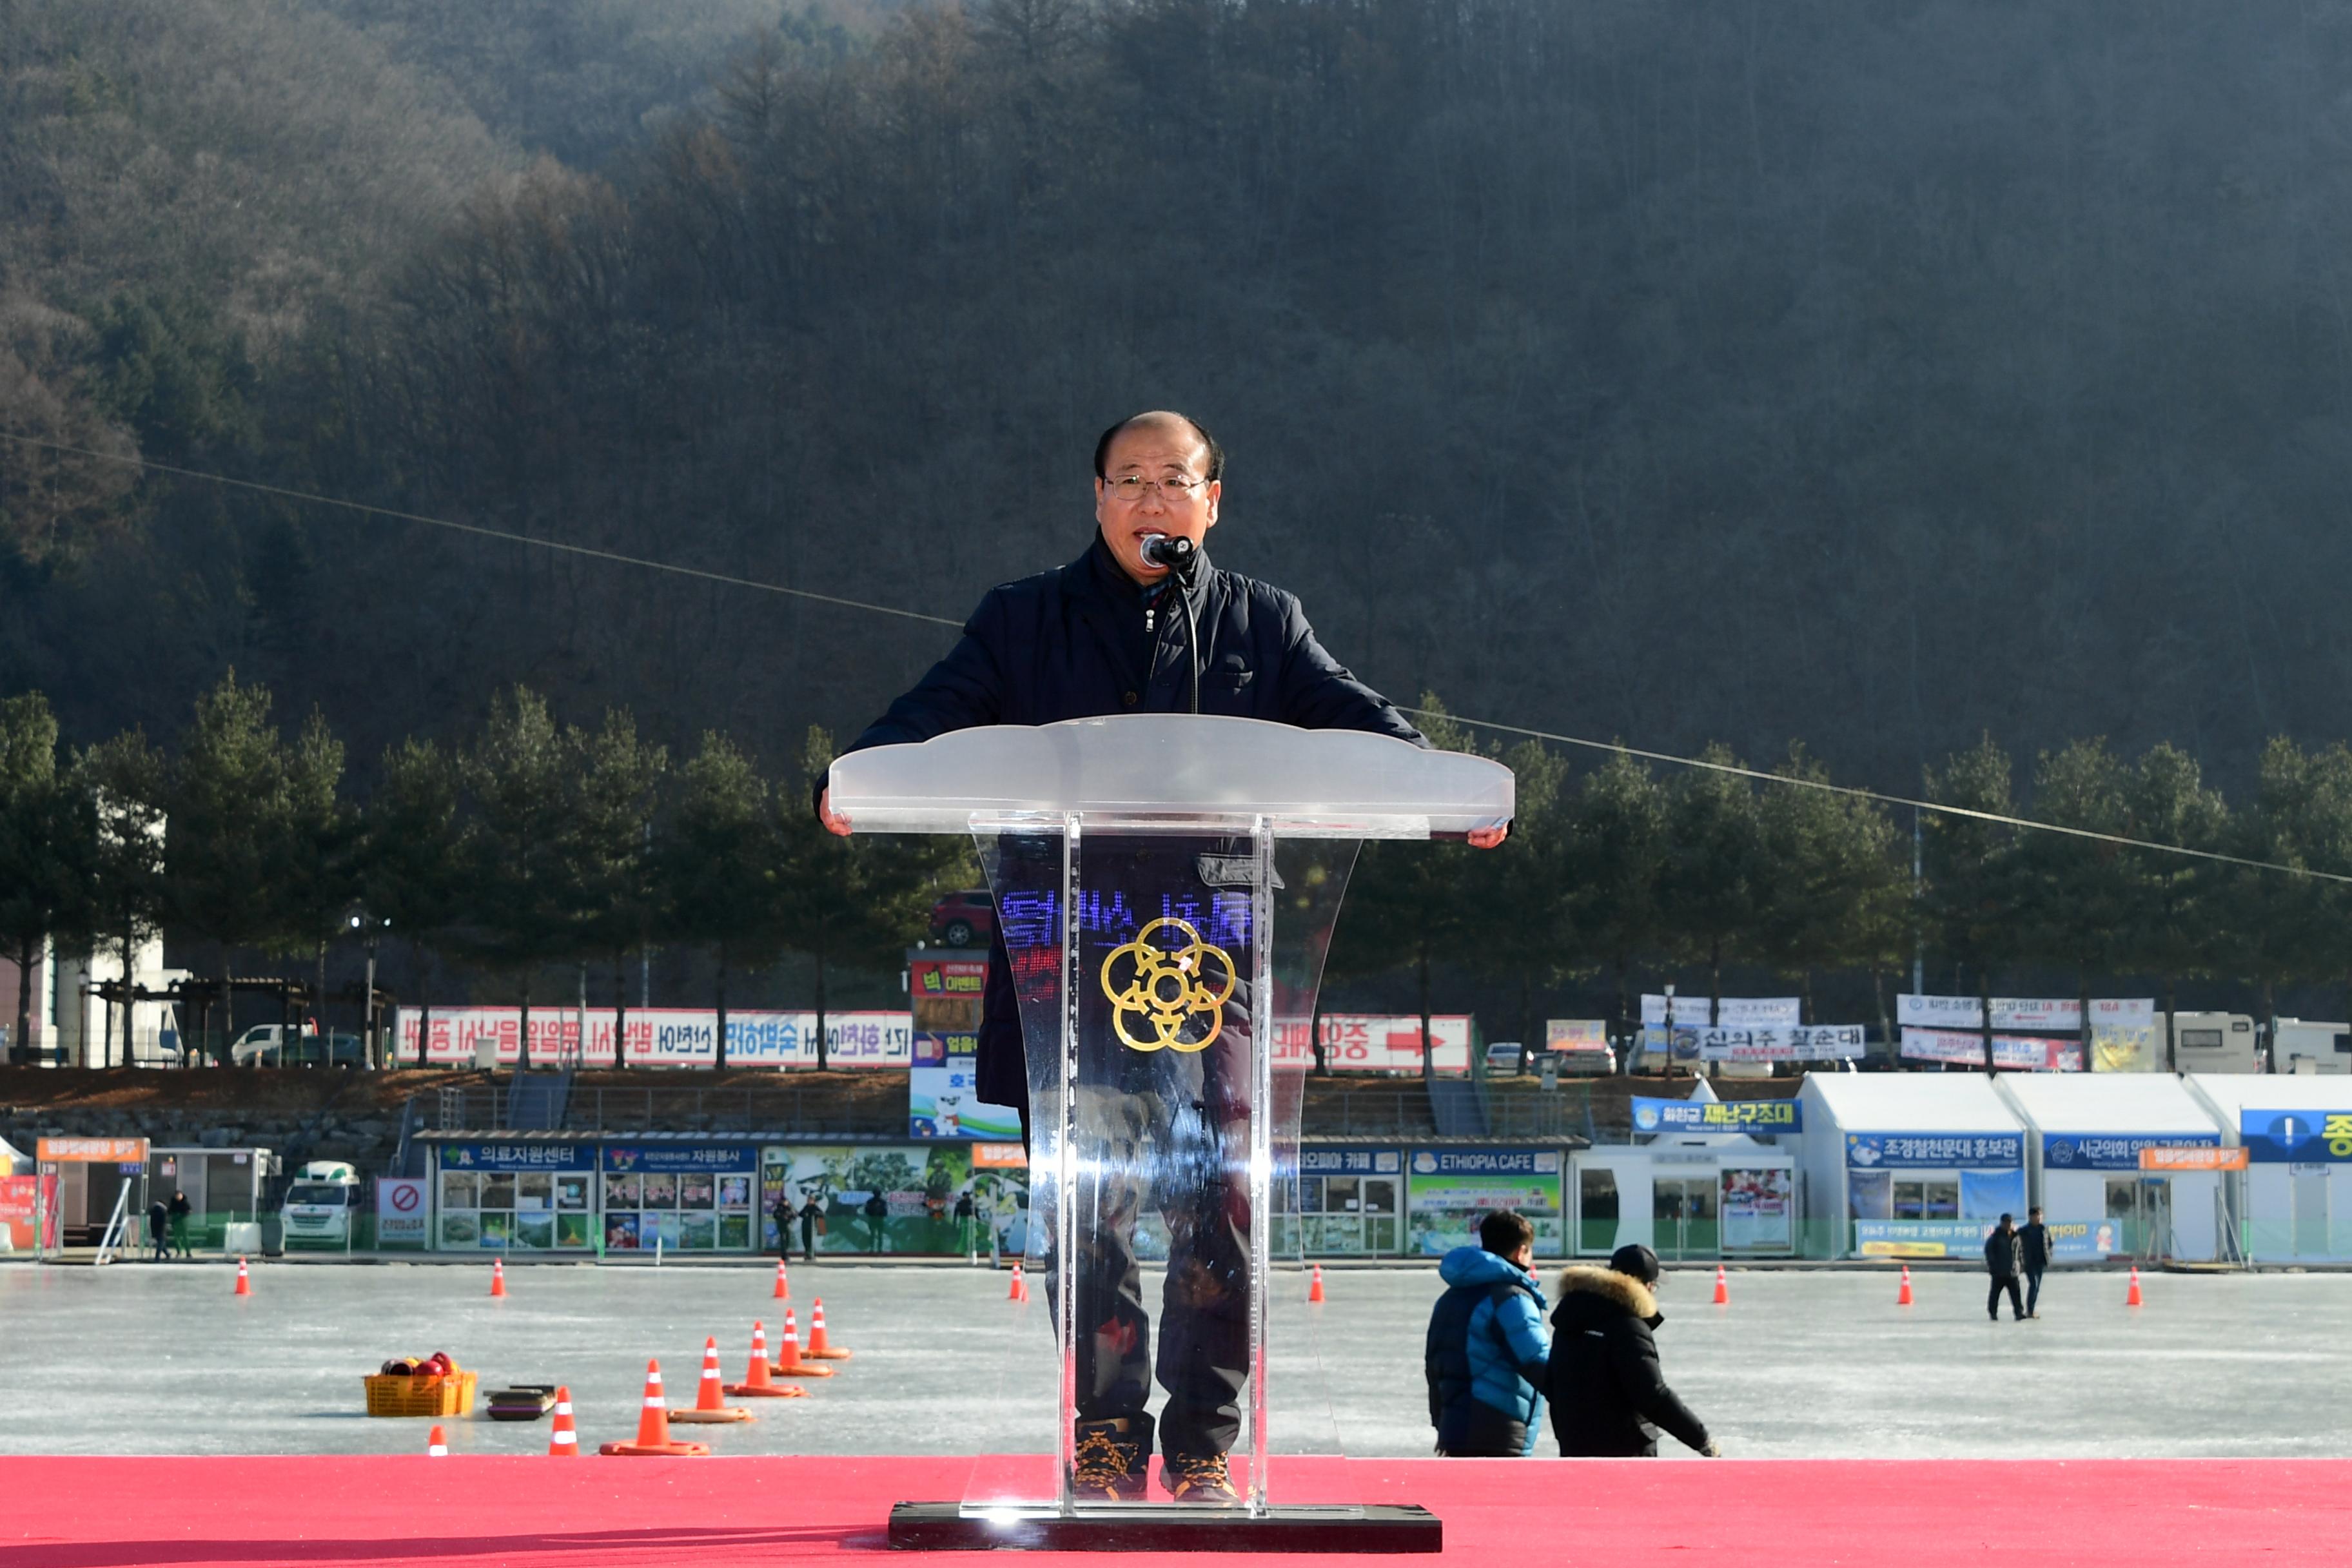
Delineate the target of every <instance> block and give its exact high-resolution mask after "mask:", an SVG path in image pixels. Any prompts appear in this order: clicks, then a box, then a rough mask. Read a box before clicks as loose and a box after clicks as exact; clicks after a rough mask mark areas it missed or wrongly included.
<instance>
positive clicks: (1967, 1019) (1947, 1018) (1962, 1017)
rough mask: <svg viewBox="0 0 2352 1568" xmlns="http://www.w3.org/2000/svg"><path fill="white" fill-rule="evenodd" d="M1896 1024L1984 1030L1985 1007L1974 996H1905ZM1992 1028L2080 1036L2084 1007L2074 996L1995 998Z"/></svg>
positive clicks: (1897, 1007) (1899, 1004) (1897, 1008)
mask: <svg viewBox="0 0 2352 1568" xmlns="http://www.w3.org/2000/svg"><path fill="white" fill-rule="evenodd" d="M1895 1023H1897V1024H1898V1025H1903V1024H1907V1025H1913V1026H1916V1027H1919V1028H1923V1029H1981V1028H1983V1027H1984V1005H1983V1004H1982V1003H1981V1002H1979V1000H1978V999H1977V998H1976V997H1974V996H1913V995H1908V994H1906V995H1901V996H1897V997H1896V998H1895ZM1992 1026H1993V1028H1994V1029H1995V1030H2004V1029H2005V1030H2008V1031H2010V1032H2011V1033H2012V1034H2039V1033H2043V1032H2048V1033H2051V1034H2080V1033H2081V1032H2082V1029H2083V1004H2082V1002H2081V1001H2080V1000H2079V999H2077V998H2075V997H2072V996H2062V997H2053V998H2048V999H2038V998H2033V997H2026V996H1996V997H1994V998H1993V999H1992Z"/></svg>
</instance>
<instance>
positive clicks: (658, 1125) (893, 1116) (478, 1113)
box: [412, 1084, 907, 1137]
mask: <svg viewBox="0 0 2352 1568" xmlns="http://www.w3.org/2000/svg"><path fill="white" fill-rule="evenodd" d="M412 1103H414V1104H415V1106H416V1118H417V1123H418V1125H420V1126H425V1127H430V1128H432V1129H433V1130H435V1131H441V1132H460V1131H464V1132H473V1131H488V1130H491V1129H495V1128H503V1127H506V1126H507V1125H508V1124H509V1121H510V1120H511V1118H510V1110H511V1100H510V1099H509V1091H508V1090H507V1089H505V1088H504V1087H501V1086H498V1085H491V1084H466V1085H458V1086H453V1087H450V1088H446V1089H433V1090H428V1091H427V1092H426V1093H425V1094H422V1095H419V1096H417V1097H416V1098H415V1100H414V1101H412ZM551 1131H562V1132H580V1133H591V1134H613V1133H634V1132H773V1133H782V1134H789V1135H793V1136H798V1137H815V1136H834V1137H879V1136H887V1135H888V1134H892V1133H898V1134H901V1135H903V1134H904V1133H905V1132H906V1131H907V1111H906V1106H905V1103H904V1102H903V1101H899V1102H896V1103H893V1102H891V1101H889V1100H887V1099H886V1100H880V1101H878V1102H877V1101H851V1102H848V1103H844V1101H843V1100H842V1098H841V1096H840V1095H839V1094H838V1093H837V1092H835V1091H834V1090H832V1089H818V1090H817V1091H815V1092H814V1093H811V1092H808V1091H805V1090H803V1089H801V1088H799V1087H798V1086H795V1085H791V1084H775V1085H766V1086H761V1087H759V1088H751V1087H743V1088H730V1089H653V1088H647V1089H606V1088H583V1087H580V1086H578V1085H576V1084H575V1085H574V1086H573V1087H572V1091H571V1093H570V1095H569V1096H568V1097H567V1103H566V1104H565V1106H564V1108H563V1115H562V1119H561V1121H560V1122H559V1124H558V1125H557V1126H556V1127H555V1128H553V1129H551Z"/></svg>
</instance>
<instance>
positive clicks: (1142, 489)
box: [1103, 474, 1209, 506]
mask: <svg viewBox="0 0 2352 1568" xmlns="http://www.w3.org/2000/svg"><path fill="white" fill-rule="evenodd" d="M1208 482H1209V481H1208V480H1206V479H1145V478H1144V477H1143V476H1142V475H1141V474H1121V475H1120V476H1119V477H1118V478H1117V479H1105V480H1104V481H1103V489H1104V490H1105V491H1106V492H1107V493H1108V494H1109V495H1110V496H1111V497H1112V498H1113V499H1114V500H1123V501H1139V500H1142V499H1143V498H1144V496H1145V495H1146V494H1147V493H1149V494H1151V495H1156V496H1158V497H1159V498H1160V500H1164V501H1166V502H1168V503H1169V504H1170V505H1171V506H1174V505H1178V504H1181V503H1182V502H1184V501H1188V500H1192V497H1193V496H1194V495H1195V494H1197V493H1198V492H1199V490H1200V489H1201V487H1202V485H1205V484H1207V483H1208Z"/></svg>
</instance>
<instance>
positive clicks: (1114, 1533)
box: [890, 1502, 1445, 1552]
mask: <svg viewBox="0 0 2352 1568" xmlns="http://www.w3.org/2000/svg"><path fill="white" fill-rule="evenodd" d="M890 1545H891V1547H892V1548H893V1549H894V1550H897V1551H914V1552H1441V1551H1443V1550H1444V1546H1445V1527H1444V1524H1443V1522H1441V1521H1439V1519H1438V1517H1437V1516H1436V1515H1435V1514H1433V1513H1432V1512H1430V1511H1429V1510H1427V1509H1425V1508H1422V1507H1420V1506H1418V1505H1416V1504H1413V1503H1366V1504H1364V1505H1363V1506H1361V1507H1359V1508H1315V1507H1293V1508H1276V1509H1269V1510H1267V1511H1266V1512H1265V1513H1263V1514H1259V1515H1255V1516H1252V1515H1251V1514H1248V1513H1246V1512H1244V1511H1243V1510H1240V1509H1225V1508H1188V1507H1185V1506H1183V1505H1181V1504H1176V1503H1171V1504H1167V1505H1165V1506H1158V1507H1155V1506H1151V1505H1149V1504H1139V1505H1137V1506H1134V1507H1131V1508H1118V1509H1104V1510H1099V1511H1095V1510H1089V1511H1088V1512H1086V1513H1082V1514H1077V1515H1075V1516H1073V1515H1066V1514H1060V1513H1053V1512H1042V1511H1032V1510H1023V1509H1013V1508H1007V1509H1003V1510H990V1511H988V1512H985V1513H966V1512H965V1511H964V1508H963V1505H962V1504H961V1503H953V1502H902V1503H898V1504H895V1505H894V1506H893V1507H892V1508H891V1510H890Z"/></svg>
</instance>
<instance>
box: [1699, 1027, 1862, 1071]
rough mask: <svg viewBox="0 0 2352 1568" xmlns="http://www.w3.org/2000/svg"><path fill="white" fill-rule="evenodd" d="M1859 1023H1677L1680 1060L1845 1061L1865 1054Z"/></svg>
mask: <svg viewBox="0 0 2352 1568" xmlns="http://www.w3.org/2000/svg"><path fill="white" fill-rule="evenodd" d="M1862 1040H1863V1030H1862V1026H1861V1025H1859V1024H1815V1025H1811V1026H1805V1025H1780V1026H1759V1027H1756V1028H1748V1029H1728V1028H1711V1029H1685V1028H1684V1027H1683V1026H1681V1025H1679V1024H1677V1025H1675V1033H1674V1059H1675V1061H1676V1062H1695V1061H1696V1062H1820V1061H1843V1060H1850V1059H1851V1058H1855V1057H1858V1056H1860V1055H1862V1051H1863V1043H1862Z"/></svg>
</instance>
